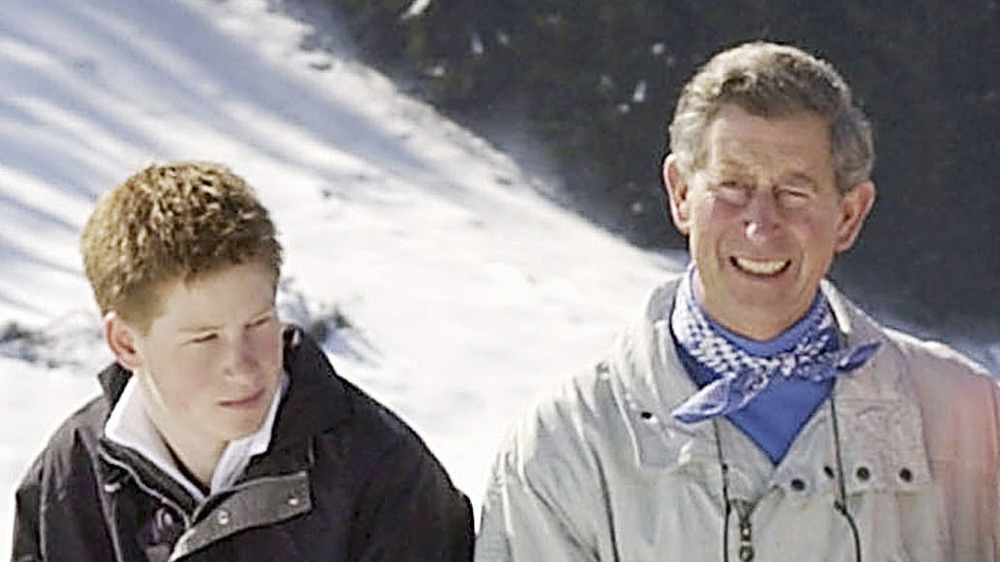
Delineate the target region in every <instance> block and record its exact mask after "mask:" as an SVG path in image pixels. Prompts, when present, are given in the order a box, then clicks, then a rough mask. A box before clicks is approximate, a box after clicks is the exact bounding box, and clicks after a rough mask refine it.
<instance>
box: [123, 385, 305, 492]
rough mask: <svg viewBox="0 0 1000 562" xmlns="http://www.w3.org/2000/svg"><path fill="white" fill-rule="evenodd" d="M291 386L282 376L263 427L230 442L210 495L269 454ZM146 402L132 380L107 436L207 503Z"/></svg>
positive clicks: (221, 459) (218, 465) (214, 477)
mask: <svg viewBox="0 0 1000 562" xmlns="http://www.w3.org/2000/svg"><path fill="white" fill-rule="evenodd" d="M288 383H289V379H288V373H282V376H281V389H280V390H279V391H278V392H275V393H274V397H273V398H272V399H271V407H270V409H269V410H268V412H267V417H265V418H264V423H262V424H261V426H260V428H259V429H258V430H257V431H255V432H254V433H251V434H250V435H247V436H246V437H242V438H240V439H235V440H233V441H230V442H229V443H228V444H227V445H226V448H225V450H224V451H223V452H222V456H221V457H219V462H218V463H217V464H216V465H215V470H214V471H213V472H212V481H211V483H210V485H209V493H210V494H216V493H218V492H220V491H222V490H225V489H227V488H229V487H230V486H232V485H233V483H234V482H235V481H236V479H237V478H238V477H239V476H240V474H242V473H243V470H244V469H245V468H246V467H247V465H248V464H249V463H250V459H251V458H253V457H254V456H255V455H259V454H261V453H263V452H265V451H267V448H268V446H270V444H271V430H272V429H273V428H274V419H275V417H276V416H277V414H278V405H279V404H280V403H281V399H282V397H283V396H284V395H285V391H286V390H287V389H288ZM145 401H146V396H145V393H143V392H142V391H141V389H140V387H139V381H138V379H137V378H136V377H135V376H132V377H130V378H129V381H128V383H126V385H125V390H124V391H123V392H122V395H121V397H120V398H119V399H118V403H117V404H115V407H114V409H113V410H112V411H111V415H110V416H109V417H108V421H107V423H106V424H105V425H104V435H105V436H106V437H107V438H108V439H110V440H111V441H112V442H114V443H117V444H119V445H121V446H123V447H128V448H130V449H132V450H134V451H136V452H137V453H139V454H140V455H142V456H143V457H145V458H146V459H147V460H148V461H150V462H151V463H153V464H154V465H156V467H157V468H159V469H160V470H162V471H163V472H165V473H166V474H168V475H169V476H170V477H171V478H173V479H174V480H176V481H177V482H178V483H179V484H181V485H182V486H184V489H186V490H187V491H188V492H189V493H190V494H191V495H192V496H193V497H194V498H195V499H196V500H197V501H198V503H201V502H203V501H205V499H206V496H205V494H204V492H202V490H201V489H200V488H199V487H198V486H197V485H195V483H194V482H192V481H191V480H190V479H189V478H187V477H186V476H184V473H183V472H182V471H181V470H180V468H179V467H178V466H177V463H176V462H174V458H173V455H171V453H170V450H169V449H168V448H167V444H166V443H165V442H164V441H163V438H162V437H161V436H160V432H159V430H157V428H156V426H155V425H154V424H153V420H152V419H151V418H150V417H149V414H147V412H146V402H145Z"/></svg>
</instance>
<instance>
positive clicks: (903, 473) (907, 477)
mask: <svg viewBox="0 0 1000 562" xmlns="http://www.w3.org/2000/svg"><path fill="white" fill-rule="evenodd" d="M899 478H900V479H901V480H902V481H903V482H910V481H912V480H913V472H911V471H910V469H908V468H903V469H902V470H900V471H899Z"/></svg>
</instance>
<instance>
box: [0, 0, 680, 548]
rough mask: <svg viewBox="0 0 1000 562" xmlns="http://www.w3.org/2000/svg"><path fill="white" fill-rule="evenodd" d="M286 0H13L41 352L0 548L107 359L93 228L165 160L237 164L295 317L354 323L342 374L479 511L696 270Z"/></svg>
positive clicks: (7, 31) (13, 67) (10, 252)
mask: <svg viewBox="0 0 1000 562" xmlns="http://www.w3.org/2000/svg"><path fill="white" fill-rule="evenodd" d="M275 7H279V8H280V6H278V5H276V4H274V3H273V2H272V3H268V2H264V1H258V0H224V1H213V2H206V1H197V0H177V1H170V2H165V1H161V0H141V1H140V0H89V1H88V2H69V1H66V0H8V1H7V2H6V3H5V6H4V17H3V18H2V20H0V81H2V83H3V84H4V96H3V98H2V100H0V260H2V262H0V263H2V269H0V324H3V325H6V324H8V323H9V322H17V323H18V324H19V325H21V326H25V327H28V328H31V329H32V330H34V331H35V333H36V336H37V339H36V340H33V343H32V344H31V345H27V346H23V347H22V348H18V347H17V346H16V345H13V344H11V343H10V342H8V344H5V346H3V347H0V353H2V354H3V355H6V356H7V357H6V358H4V357H0V389H2V394H0V412H3V413H2V414H0V415H2V416H3V417H2V418H0V422H2V423H0V432H3V433H2V434H0V444H2V448H0V476H2V478H3V480H2V483H3V486H4V494H5V495H6V496H7V498H8V500H7V501H4V502H0V505H2V506H3V507H2V509H0V541H9V532H3V531H2V529H4V528H6V529H9V528H10V521H11V517H12V511H13V501H12V493H13V489H14V487H15V486H16V484H17V482H18V480H19V479H20V477H21V475H22V474H23V472H24V471H25V470H26V469H27V467H28V465H29V464H30V462H31V460H32V459H33V458H34V456H35V455H36V454H37V453H38V452H39V451H40V450H41V449H42V447H43V446H44V444H45V441H46V439H47V436H48V435H49V434H50V433H51V432H52V431H53V430H54V429H55V427H56V426H57V425H58V424H59V423H60V422H61V421H62V420H63V419H64V418H65V417H66V416H67V415H68V414H69V413H70V412H72V411H73V410H74V409H75V408H76V407H78V406H79V405H81V404H82V403H84V402H85V401H86V400H87V399H88V398H89V397H91V396H93V395H94V394H96V393H97V391H98V389H97V384H96V380H95V378H94V376H93V375H94V374H95V372H96V369H98V368H99V367H100V366H101V365H102V363H104V362H105V361H107V360H108V358H109V355H108V353H107V352H106V351H105V350H104V347H103V344H102V342H101V339H100V336H99V331H98V323H97V312H96V308H95V307H94V305H93V304H92V299H91V295H90V293H89V288H88V287H87V284H86V282H85V279H84V278H83V275H82V272H81V265H80V259H79V256H78V251H77V244H78V236H79V230H80V228H81V227H82V225H83V222H84V221H85V220H86V217H87V216H88V214H89V212H90V209H91V208H92V207H93V205H94V202H95V200H96V198H97V196H98V195H99V194H100V193H101V192H103V191H104V190H105V189H107V188H109V187H110V186H112V185H114V184H115V183H117V182H119V181H121V180H123V179H124V178H125V177H127V176H128V175H129V174H131V173H132V172H134V171H137V170H138V169H140V168H141V167H143V166H145V165H146V164H148V163H150V162H153V161H163V160H170V159H177V158H191V159H199V160H219V161H222V162H225V163H227V164H229V165H230V166H232V167H233V168H234V169H235V170H236V171H237V172H238V173H240V174H241V175H243V176H244V177H246V178H247V179H248V181H250V183H251V184H253V185H254V186H255V187H256V188H257V190H258V192H259V194H260V196H261V198H262V199H263V200H264V202H265V204H267V205H268V207H269V208H270V209H271V210H272V212H273V215H274V219H275V222H276V223H277V225H278V227H279V230H280V231H281V240H282V243H283V244H284V246H285V249H286V257H287V261H286V268H285V271H284V274H285V278H286V279H285V282H284V284H283V288H282V291H281V295H280V297H281V299H282V303H283V308H282V310H283V311H284V312H285V313H286V316H287V317H289V318H290V319H293V320H299V321H301V322H311V321H314V320H315V319H316V318H320V317H323V315H324V314H328V313H330V311H333V310H336V311H337V312H338V313H339V314H341V315H342V316H343V317H344V318H345V319H346V321H347V322H348V323H349V324H350V326H351V327H350V328H349V329H343V330H338V331H336V332H334V334H333V335H332V336H331V337H330V338H328V339H327V342H326V343H327V346H326V347H327V349H328V351H329V353H330V354H331V358H332V360H333V362H334V364H335V366H336V367H337V369H338V370H339V371H340V372H341V374H342V375H344V376H345V377H347V378H349V379H350V380H352V381H354V382H356V383H357V384H359V385H360V386H361V387H362V388H364V389H366V390H367V391H369V392H370V393H372V394H373V395H374V396H375V397H376V398H377V399H379V400H380V401H382V402H384V403H385V404H387V405H389V406H390V407H391V408H393V409H394V410H395V411H397V412H398V413H399V414H400V415H401V416H402V417H403V418H404V419H406V420H407V421H408V422H410V423H411V424H412V425H413V427H414V428H415V429H416V430H417V431H418V432H419V433H420V434H421V435H422V436H423V437H424V439H425V440H426V441H427V443H428V445H429V446H430V447H431V449H432V450H433V451H434V452H435V454H437V455H438V456H439V458H440V459H441V460H442V462H443V463H444V465H445V466H446V468H447V469H448V470H449V472H450V473H451V475H452V477H453V478H454V480H455V481H456V483H457V484H458V486H459V487H461V488H462V489H463V490H464V491H465V492H466V493H468V494H469V496H470V498H471V499H472V501H473V503H474V504H476V505H478V503H479V501H480V499H481V496H482V492H483V487H484V485H485V482H486V476H487V472H488V468H489V464H490V462H491V460H492V455H493V452H494V449H495V447H496V443H497V441H498V440H499V438H500V437H501V435H502V433H503V431H504V429H505V427H506V426H507V424H508V423H509V421H510V420H511V419H512V416H513V415H514V413H515V412H516V410H517V409H519V408H520V407H521V405H522V404H523V403H524V402H525V401H526V400H527V399H528V397H529V396H530V395H531V394H533V393H534V392H537V391H538V390H539V389H540V388H542V387H544V386H547V385H548V384H550V383H551V382H552V381H553V380H554V379H556V378H559V377H563V376H567V375H569V374H572V373H573V372H576V371H578V370H580V369H582V368H585V367H586V366H587V365H588V364H589V363H590V362H591V361H594V360H596V359H597V358H598V357H599V356H600V354H601V353H602V352H603V350H604V349H605V348H606V347H607V346H608V345H609V344H610V340H611V338H612V337H613V334H614V333H615V331H616V330H617V329H618V328H619V327H620V326H621V325H622V324H623V323H624V322H625V321H626V320H627V319H628V318H630V317H632V316H633V314H635V313H637V312H638V307H639V305H640V303H641V301H642V298H643V296H644V295H645V293H647V292H648V291H649V290H650V289H651V288H652V287H653V286H654V285H655V284H656V283H657V282H658V280H660V279H661V278H662V277H663V276H664V275H665V274H666V272H667V271H668V270H670V269H677V268H678V267H680V266H679V265H678V264H679V263H680V259H681V258H680V257H679V256H675V257H672V258H671V257H666V256H662V255H656V254H650V253H645V252H641V251H639V250H636V249H634V248H632V247H630V246H629V245H627V244H625V243H624V242H622V241H620V240H618V239H617V238H615V237H613V236H611V235H609V234H606V233H604V232H602V231H600V230H597V229H595V228H593V227H592V226H590V225H589V224H587V223H585V222H584V221H582V220H581V219H579V218H577V217H576V216H575V215H574V214H573V213H571V212H568V211H565V210H563V209H560V208H557V207H556V206H554V205H553V204H551V203H549V202H548V201H547V200H546V199H545V198H544V197H542V196H540V195H538V192H540V191H541V192H544V191H546V189H547V188H546V187H545V186H544V185H540V182H542V181H545V180H543V179H542V178H541V177H539V176H536V175H534V174H532V173H531V172H530V171H527V170H522V169H520V168H518V166H517V165H515V163H514V162H513V161H512V160H511V159H510V158H508V157H507V156H505V155H504V154H502V153H500V152H498V151H496V150H495V149H493V148H492V147H491V146H490V145H489V144H488V143H486V142H485V141H484V140H482V139H480V138H477V137H476V136H474V135H472V134H471V133H469V132H467V131H465V130H463V129H461V128H459V127H458V126H456V125H454V124H452V123H451V122H449V121H448V120H446V119H444V118H443V117H442V116H440V115H439V114H437V113H436V112H435V111H434V110H433V109H432V108H430V107H428V106H427V105H425V104H423V103H421V102H418V101H415V100H414V99H411V98H410V97H408V96H407V95H406V94H405V93H403V92H401V91H400V90H399V89H398V88H397V87H396V86H394V85H393V84H392V82H391V81H390V80H388V79H387V78H386V77H384V76H383V75H381V74H379V73H378V72H375V71H373V70H371V69H370V68H368V67H366V66H364V65H363V64H361V63H359V62H357V60H356V59H354V58H353V57H352V56H351V55H348V54H342V53H339V52H337V53H328V52H323V51H319V50H311V51H310V50H304V49H302V48H301V47H300V45H301V44H302V42H303V39H304V38H305V37H306V36H307V35H308V34H309V33H310V31H311V30H310V28H309V26H308V25H306V24H303V23H301V22H299V21H296V20H295V19H294V18H291V17H289V16H287V15H285V14H284V10H281V9H275ZM317 69H325V70H317ZM14 343H17V342H14ZM22 343H23V342H22ZM5 549H9V543H7V542H4V543H2V544H0V552H2V551H3V550H5Z"/></svg>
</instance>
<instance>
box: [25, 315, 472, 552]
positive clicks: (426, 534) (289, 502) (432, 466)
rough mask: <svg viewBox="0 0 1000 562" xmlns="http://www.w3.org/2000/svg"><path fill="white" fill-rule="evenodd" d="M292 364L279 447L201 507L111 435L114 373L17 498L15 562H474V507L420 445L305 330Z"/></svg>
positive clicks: (276, 437)
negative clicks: (106, 427) (346, 377)
mask: <svg viewBox="0 0 1000 562" xmlns="http://www.w3.org/2000/svg"><path fill="white" fill-rule="evenodd" d="M284 360H285V363H284V364H285V369H286V370H287V371H288V373H289V375H290V381H291V384H290V386H289V389H288V393H287V395H286V396H285V397H284V399H283V400H282V402H281V405H280V408H279V410H278V415H277V419H276V420H275V425H274V430H273V434H272V439H271V446H270V448H269V449H268V451H267V452H266V453H265V454H263V455H260V456H257V457H254V458H253V459H252V461H251V463H250V465H249V466H248V467H247V469H246V471H245V473H244V474H243V476H241V477H240V479H239V480H238V481H237V483H236V484H235V485H234V486H233V488H232V489H230V490H228V491H226V492H223V493H219V494H215V495H213V496H211V497H209V498H208V500H206V501H205V503H204V504H202V505H200V506H199V505H197V503H196V502H195V500H194V499H193V498H192V497H191V496H190V494H189V493H188V492H187V491H186V490H185V489H184V488H183V487H181V486H180V485H179V484H177V483H176V482H175V481H173V480H172V479H171V478H169V477H168V476H167V475H165V474H164V473H163V472H162V471H161V470H159V469H158V468H156V467H155V466H153V465H152V464H151V463H150V462H148V461H146V460H145V459H144V458H143V457H141V456H139V455H137V454H136V453H135V452H134V451H132V450H130V449H127V448H124V447H121V446H118V445H116V444H114V443H112V442H110V441H109V440H107V439H106V438H104V437H103V434H104V424H105V421H106V420H107V417H108V415H109V414H110V412H111V410H112V408H113V407H114V404H115V402H116V401H117V400H118V398H119V397H120V396H121V393H122V390H123V389H124V387H125V383H126V381H127V380H128V376H129V374H128V372H127V371H125V370H123V369H122V368H120V367H118V366H117V365H112V366H110V367H108V368H107V369H105V370H104V371H103V372H102V373H101V374H100V380H101V384H102V386H103V388H104V395H103V396H101V397H98V398H96V399H94V400H93V401H91V402H90V403H89V404H87V405H86V406H84V407H83V408H82V409H81V410H80V411H78V412H77V413H75V414H74V415H73V416H71V417H70V418H69V419H68V420H67V421H66V422H65V423H64V424H63V425H62V427H60V429H58V430H57V431H56V433H55V434H54V436H53V437H52V440H51V441H50V443H49V444H48V446H47V447H46V449H45V450H44V451H43V452H42V454H41V455H40V456H39V458H38V459H37V460H36V461H35V463H34V465H33V466H32V467H31V469H30V470H29V472H28V474H27V475H26V476H25V479H24V481H23V482H22V484H21V486H20V487H19V488H18V490H17V513H16V516H15V522H14V541H13V543H14V548H13V555H12V560H14V561H17V562H27V561H34V560H45V561H48V562H58V561H67V562H68V561H72V562H109V561H120V562H125V561H127V562H147V561H148V562H165V561H167V560H184V561H189V562H204V561H214V560H220V561H222V560H224V561H227V562H232V561H244V560H245V561H251V560H252V561H254V562H264V561H279V560H281V561H295V562H300V561H301V562H311V561H317V562H319V561H328V562H341V561H343V562H348V561H349V562H365V561H376V560H379V561H390V560H391V561H397V560H406V561H428V562H430V561H434V562H452V561H467V560H470V559H471V552H472V539H473V529H472V516H471V513H472V512H471V508H470V506H469V501H468V499H467V498H466V497H465V495H463V494H462V493H461V492H460V491H458V490H457V489H455V487H454V486H453V485H452V483H451V481H450V480H449V478H448V476H447V474H446V473H445V471H444V469H443V468H442V467H441V465H440V464H439V463H438V461H437V460H436V459H435V458H434V456H433V455H432V454H431V452H430V451H429V450H428V449H427V448H426V446H425V445H424V444H423V442H422V441H421V440H420V438H419V437H418V436H417V435H416V434H415V433H414V432H413V431H412V430H411V429H410V428H409V427H408V426H407V425H406V424H405V423H404V422H403V421H401V420H400V419H399V418H397V417H396V416H395V415H393V414H392V412H390V411H389V410H387V409H386V408H385V407H383V406H381V405H380V404H378V403H377V402H376V401H375V400H373V399H372V398H370V397H369V396H367V395H366V394H364V393H363V392H362V391H361V390H359V389H358V388H356V387H354V386H353V385H351V384H350V383H349V382H347V381H345V380H344V379H342V378H340V377H339V376H338V375H337V374H336V373H335V372H334V370H333V367H332V366H331V365H330V363H329V362H328V361H327V359H326V356H325V354H324V353H323V352H322V350H321V349H320V348H319V347H317V346H316V345H315V344H314V343H313V342H312V341H311V340H309V339H308V338H307V337H305V336H303V334H302V333H301V331H299V330H298V329H294V328H290V329H288V330H286V332H285V357H284Z"/></svg>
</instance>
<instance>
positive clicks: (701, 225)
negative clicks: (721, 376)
mask: <svg viewBox="0 0 1000 562" xmlns="http://www.w3.org/2000/svg"><path fill="white" fill-rule="evenodd" d="M705 149H706V152H705V159H704V162H703V165H702V166H701V168H700V169H698V170H696V171H695V173H694V174H693V175H692V177H685V176H684V175H683V174H681V172H680V170H679V169H677V167H676V163H675V162H674V161H673V160H672V159H669V158H668V161H667V169H666V170H665V174H666V176H667V177H666V179H667V184H668V191H669V194H670V198H671V212H672V214H673V217H674V221H675V223H676V225H677V227H678V229H680V231H681V232H683V233H684V234H686V235H688V238H689V240H688V242H689V247H690V250H691V256H692V258H693V260H694V262H695V264H696V271H697V275H696V283H695V290H696V291H697V294H698V297H699V299H700V300H701V302H702V305H703V306H704V307H705V309H706V312H707V313H708V314H709V316H711V317H713V318H714V319H715V320H716V321H718V322H720V323H721V324H723V325H725V326H726V327H728V328H730V329H732V330H734V331H736V332H737V333H740V334H742V335H744V336H748V337H751V338H753V339H758V340H765V339H770V338H772V337H774V336H776V335H778V334H779V333H781V331H783V330H784V329H785V328H787V327H789V326H791V325H792V324H793V323H794V322H795V321H797V320H798V319H799V318H800V317H801V316H802V315H803V314H805V312H806V311H807V310H808V308H809V306H810V304H811V303H812V300H813V298H814V297H815V295H816V291H817V289H818V287H819V283H820V280H821V279H822V278H823V276H825V275H826V273H827V271H828V270H829V269H830V265H831V262H832V260H833V256H834V255H835V254H836V253H837V252H840V251H843V250H846V249H847V248H849V247H850V246H851V244H852V243H853V242H854V239H855V237H856V236H857V234H858V232H859V231H860V229H861V224H862V223H863V221H864V217H865V216H866V215H867V213H868V210H869V209H870V207H871V204H872V201H873V200H874V186H873V185H872V184H871V183H870V182H865V183H864V184H860V185H859V186H856V187H855V188H854V189H852V190H850V191H849V192H848V193H846V194H844V195H841V194H840V193H839V192H838V191H837V187H836V180H835V174H834V168H833V162H832V157H831V151H830V139H829V128H828V126H827V125H826V123H825V122H824V121H823V120H822V119H821V118H820V117H818V116H816V115H813V114H810V113H804V112H803V113H796V114H792V115H789V116H784V117H777V118H764V117H760V116H756V115H752V114H750V113H748V112H746V111H744V110H743V109H741V108H740V107H738V106H736V105H727V106H724V107H723V108H722V109H721V111H720V112H719V113H718V114H717V116H716V117H715V119H714V120H713V121H712V123H711V125H710V126H709V128H708V130H707V131H706V136H705Z"/></svg>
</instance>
